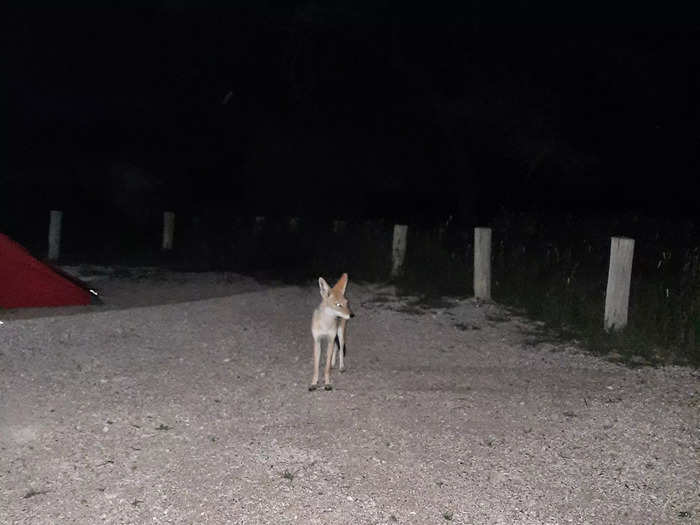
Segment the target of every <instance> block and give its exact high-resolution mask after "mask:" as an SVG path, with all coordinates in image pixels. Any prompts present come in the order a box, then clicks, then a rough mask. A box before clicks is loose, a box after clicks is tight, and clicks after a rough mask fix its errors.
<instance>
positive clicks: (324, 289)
mask: <svg viewBox="0 0 700 525" xmlns="http://www.w3.org/2000/svg"><path fill="white" fill-rule="evenodd" d="M318 287H319V289H320V290H321V297H323V298H324V299H325V298H326V297H328V294H329V293H330V291H331V287H330V286H328V283H327V282H326V280H325V279H324V278H323V277H319V278H318Z"/></svg>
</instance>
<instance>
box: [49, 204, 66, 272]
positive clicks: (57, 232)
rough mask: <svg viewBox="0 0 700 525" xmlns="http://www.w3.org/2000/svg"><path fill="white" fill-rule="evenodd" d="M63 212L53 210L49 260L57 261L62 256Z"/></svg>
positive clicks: (50, 227) (50, 222) (50, 223)
mask: <svg viewBox="0 0 700 525" xmlns="http://www.w3.org/2000/svg"><path fill="white" fill-rule="evenodd" d="M62 220H63V212H62V211H58V210H51V215H50V220H49V260H50V261H55V260H56V259H58V256H59V255H60V254H61V221H62Z"/></svg>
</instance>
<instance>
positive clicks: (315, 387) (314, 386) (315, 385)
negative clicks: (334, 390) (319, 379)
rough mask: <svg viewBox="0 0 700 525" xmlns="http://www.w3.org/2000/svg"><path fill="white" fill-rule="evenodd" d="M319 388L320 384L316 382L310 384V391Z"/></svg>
mask: <svg viewBox="0 0 700 525" xmlns="http://www.w3.org/2000/svg"><path fill="white" fill-rule="evenodd" d="M317 388H318V385H317V384H316V383H314V384H312V385H309V392H313V391H314V390H316V389H317Z"/></svg>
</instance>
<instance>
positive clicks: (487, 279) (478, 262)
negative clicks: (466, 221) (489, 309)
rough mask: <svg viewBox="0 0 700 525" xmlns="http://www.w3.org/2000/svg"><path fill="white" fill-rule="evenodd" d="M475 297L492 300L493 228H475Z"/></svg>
mask: <svg viewBox="0 0 700 525" xmlns="http://www.w3.org/2000/svg"><path fill="white" fill-rule="evenodd" d="M474 297H475V298H477V299H483V300H486V301H489V300H491V228H474Z"/></svg>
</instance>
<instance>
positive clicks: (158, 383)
mask: <svg viewBox="0 0 700 525" xmlns="http://www.w3.org/2000/svg"><path fill="white" fill-rule="evenodd" d="M326 277H327V278H334V277H337V276H326ZM351 278H352V275H351ZM96 284H97V285H98V286H99V287H100V288H101V289H102V292H103V298H104V301H105V305H104V306H89V307H77V308H68V309H59V310H57V309H49V310H44V309H40V310H21V311H6V312H0V319H1V320H2V324H1V325H0V489H1V490H0V522H1V523H32V524H33V523H37V524H40V523H41V524H58V523H86V524H92V523H194V524H198V523H241V524H257V523H261V524H262V523H274V524H284V523H301V524H316V523H318V524H321V523H323V524H336V523H337V524H383V523H387V524H390V523H415V524H434V523H449V522H452V523H475V524H482V523H484V524H485V523H533V524H539V523H552V524H554V523H591V524H601V523H611V524H612V523H616V524H617V523H635V524H638V523H700V494H699V493H700V487H699V483H698V476H699V474H698V473H699V472H700V468H699V466H700V465H699V463H698V446H699V444H700V439H699V438H700V418H699V417H698V416H699V414H700V389H699V382H698V373H697V372H696V371H693V370H691V369H687V368H680V367H669V368H661V369H652V368H638V369H629V368H626V367H623V366H620V365H617V364H613V363H610V362H607V361H605V360H602V359H599V358H596V357H592V356H588V355H585V354H583V353H581V352H578V351H577V350H576V349H575V348H574V347H566V348H564V347H557V346H554V345H552V344H539V345H529V344H527V342H528V338H531V337H532V336H531V335H528V333H530V332H531V329H532V324H531V323H528V322H527V321H525V320H523V319H519V318H516V317H512V316H510V315H509V314H508V313H507V312H505V311H504V310H503V309H501V308H500V307H498V306H497V305H481V306H479V305H477V304H475V303H474V302H473V301H462V302H458V301H450V302H449V304H445V305H443V306H440V307H432V308H420V307H416V306H415V305H412V304H411V301H410V299H407V298H397V297H396V296H395V295H394V293H393V291H392V290H391V288H381V287H379V286H375V285H360V284H357V283H353V282H352V280H351V281H350V285H349V286H348V293H347V295H348V297H349V299H350V301H351V304H352V307H353V310H354V311H355V314H356V317H355V318H354V319H353V320H352V321H351V322H350V323H349V325H348V341H349V342H348V353H347V361H346V363H347V367H348V370H347V372H345V373H344V374H340V373H338V372H337V371H334V372H333V376H332V378H333V381H334V384H335V389H334V390H333V391H331V392H327V391H324V390H319V391H315V392H309V391H308V390H307V386H308V383H309V382H310V380H311V374H312V363H311V361H312V341H311V335H310V331H309V323H310V317H311V312H312V310H313V308H314V307H315V306H316V305H317V303H318V302H319V301H320V296H319V293H318V288H317V287H316V285H315V284H311V283H309V285H308V286H306V287H289V286H273V285H264V284H260V283H257V282H255V281H253V280H251V279H248V278H244V277H241V276H236V275H224V274H172V273H163V272H151V273H149V272H148V271H145V272H143V273H142V274H141V275H138V276H135V275H133V274H131V275H122V276H119V275H117V274H116V273H115V274H112V275H111V276H108V277H107V278H103V280H101V281H99V283H96Z"/></svg>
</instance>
